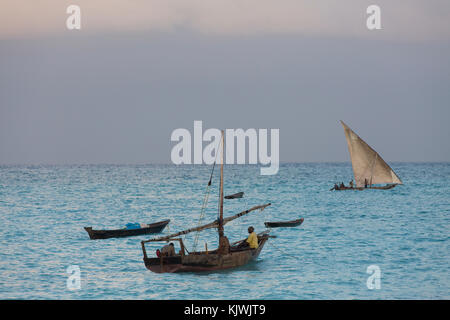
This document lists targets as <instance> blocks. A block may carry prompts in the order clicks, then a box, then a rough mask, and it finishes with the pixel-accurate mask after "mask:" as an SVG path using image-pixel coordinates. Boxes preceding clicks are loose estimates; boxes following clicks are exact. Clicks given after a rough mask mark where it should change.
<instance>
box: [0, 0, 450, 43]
mask: <svg viewBox="0 0 450 320" xmlns="http://www.w3.org/2000/svg"><path fill="white" fill-rule="evenodd" d="M5 1H6V2H5ZM70 4H77V5H79V6H80V7H81V14H82V30H81V31H79V32H83V33H86V34H95V33H100V32H101V33H105V32H106V33H117V32H146V31H157V32H161V31H162V32H171V31H174V30H179V29H183V30H189V31H192V32H196V33H201V34H218V35H264V34H293V33H294V34H300V35H307V36H348V37H353V36H357V37H358V36H375V37H386V38H388V39H396V40H397V39H398V40H402V39H405V40H429V39H442V38H446V39H448V38H449V36H450V10H449V9H450V3H449V2H448V1H447V0H430V1H426V2H425V1H420V0H411V1H389V0H378V1H372V0H371V1H368V0H347V1H339V0H314V1H313V0H309V1H306V0H304V1H302V0H277V1H275V0H96V1H92V0H70V1H68V0H63V1H56V0H53V1H51V0H41V1H29V0H3V3H2V10H1V12H0V23H1V26H2V27H1V29H0V38H9V37H36V36H46V35H55V34H56V35H58V34H62V33H64V32H69V31H68V30H67V29H66V26H65V21H66V19H67V17H68V15H67V14H66V8H67V6H69V5H70ZM371 4H377V5H379V6H380V7H381V13H382V15H381V17H382V30H379V31H375V32H374V31H368V30H367V28H366V19H367V14H366V8H367V7H368V6H369V5H371ZM70 32H72V31H70Z"/></svg>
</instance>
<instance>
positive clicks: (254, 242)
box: [246, 226, 258, 249]
mask: <svg viewBox="0 0 450 320" xmlns="http://www.w3.org/2000/svg"><path fill="white" fill-rule="evenodd" d="M248 233H249V234H250V235H249V236H248V238H247V240H246V242H247V243H248V246H249V247H250V248H251V249H256V248H258V236H257V235H256V233H255V229H254V228H253V227H251V226H250V227H248Z"/></svg>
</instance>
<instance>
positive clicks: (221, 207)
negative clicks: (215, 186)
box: [218, 130, 225, 241]
mask: <svg viewBox="0 0 450 320" xmlns="http://www.w3.org/2000/svg"><path fill="white" fill-rule="evenodd" d="M224 149H225V148H224V136H223V130H222V154H221V159H222V161H221V163H220V200H219V201H220V203H219V221H218V222H219V228H218V231H219V241H220V238H221V237H223V153H224Z"/></svg>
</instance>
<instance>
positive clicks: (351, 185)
mask: <svg viewBox="0 0 450 320" xmlns="http://www.w3.org/2000/svg"><path fill="white" fill-rule="evenodd" d="M348 184H349V185H350V188H353V179H352V180H350V182H349V183H348Z"/></svg>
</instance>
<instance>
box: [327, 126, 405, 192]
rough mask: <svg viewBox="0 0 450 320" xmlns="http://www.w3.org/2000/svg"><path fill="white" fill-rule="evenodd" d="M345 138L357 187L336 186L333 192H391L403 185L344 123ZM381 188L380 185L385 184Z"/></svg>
mask: <svg viewBox="0 0 450 320" xmlns="http://www.w3.org/2000/svg"><path fill="white" fill-rule="evenodd" d="M341 124H342V126H343V127H344V132H345V138H346V139H347V145H348V151H349V153H350V158H351V161H352V168H353V175H354V178H355V184H356V185H353V186H352V185H350V186H345V185H343V184H341V185H337V184H335V185H334V187H333V188H331V190H364V189H379V190H389V189H392V188H394V187H395V186H396V185H398V184H403V183H402V181H401V180H400V178H399V177H398V176H397V174H396V173H395V172H394V170H392V168H391V167H390V166H389V165H388V164H387V163H386V162H385V161H384V160H383V158H381V156H380V155H379V154H378V153H377V152H376V151H375V150H374V149H372V148H371V147H370V146H369V145H368V144H367V143H366V142H365V141H364V140H363V139H361V138H360V137H359V136H358V135H357V134H356V133H355V132H354V131H353V130H352V129H350V128H349V127H348V126H347V125H346V124H345V123H344V122H343V121H341ZM385 183H386V185H384V186H379V184H385Z"/></svg>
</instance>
